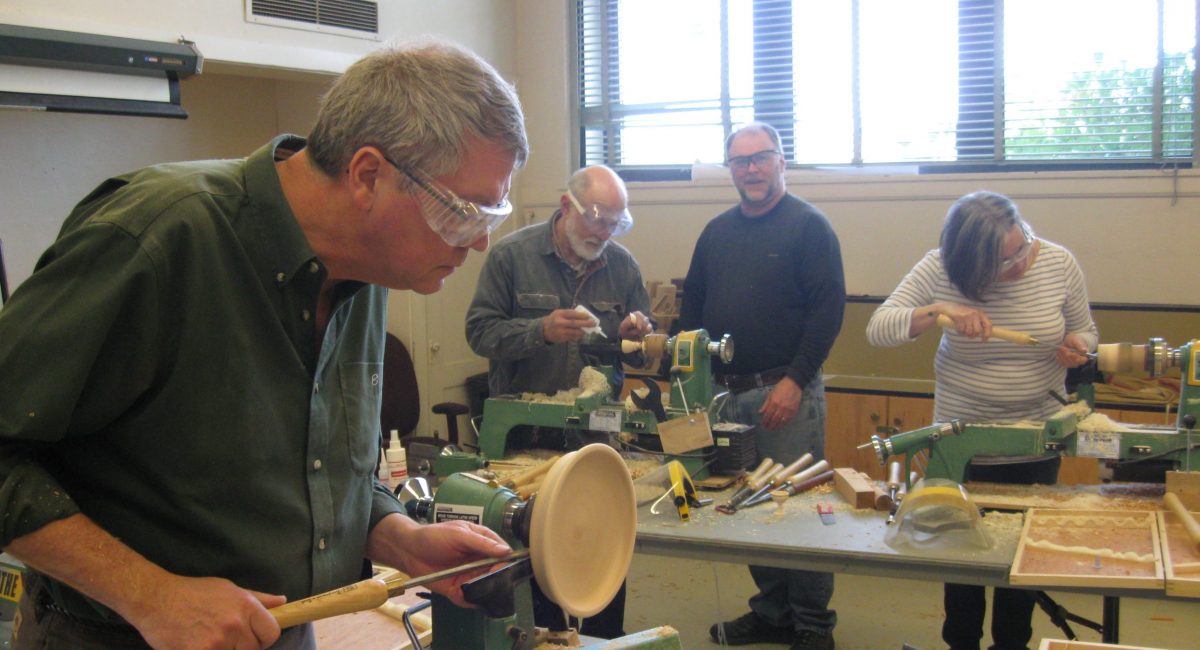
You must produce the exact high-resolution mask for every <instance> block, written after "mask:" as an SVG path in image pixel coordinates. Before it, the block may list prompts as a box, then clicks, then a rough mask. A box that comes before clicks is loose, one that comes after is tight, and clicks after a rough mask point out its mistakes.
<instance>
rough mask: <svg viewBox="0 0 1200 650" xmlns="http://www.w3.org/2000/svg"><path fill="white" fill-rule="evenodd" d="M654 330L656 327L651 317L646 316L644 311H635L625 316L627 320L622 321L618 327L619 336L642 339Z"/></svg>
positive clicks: (632, 339)
mask: <svg viewBox="0 0 1200 650" xmlns="http://www.w3.org/2000/svg"><path fill="white" fill-rule="evenodd" d="M653 331H654V328H653V327H652V326H651V325H650V319H649V318H646V315H645V314H643V313H642V312H640V311H634V312H630V313H629V315H628V316H626V317H625V320H623V321H621V327H619V328H618V329H617V338H622V339H628V340H630V341H640V340H642V339H644V338H646V335H647V334H649V333H650V332H653Z"/></svg>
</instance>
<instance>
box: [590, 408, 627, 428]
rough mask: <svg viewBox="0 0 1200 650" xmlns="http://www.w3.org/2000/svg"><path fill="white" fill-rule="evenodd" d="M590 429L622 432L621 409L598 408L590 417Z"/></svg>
mask: <svg viewBox="0 0 1200 650" xmlns="http://www.w3.org/2000/svg"><path fill="white" fill-rule="evenodd" d="M588 429H589V430H591V431H606V432H608V433H620V432H621V411H618V410H616V409H596V410H595V411H592V415H591V417H589V418H588Z"/></svg>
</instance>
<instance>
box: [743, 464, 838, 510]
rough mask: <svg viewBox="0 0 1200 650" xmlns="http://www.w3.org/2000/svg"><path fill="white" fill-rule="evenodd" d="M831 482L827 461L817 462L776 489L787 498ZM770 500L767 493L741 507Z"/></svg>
mask: <svg viewBox="0 0 1200 650" xmlns="http://www.w3.org/2000/svg"><path fill="white" fill-rule="evenodd" d="M832 480H833V470H832V469H830V467H829V461H825V460H819V461H817V463H816V464H815V465H813V466H811V467H808V468H806V469H803V470H801V471H799V472H796V473H795V474H793V475H792V476H789V477H788V478H787V480H785V481H784V482H783V485H782V486H780V487H779V488H777V489H779V490H783V491H785V492H787V493H788V496H792V495H795V494H799V493H801V492H804V491H805V490H811V489H812V488H814V487H816V486H818V485H821V484H822V483H828V482H829V481H832ZM770 498H771V493H770V492H767V493H766V494H763V495H762V496H759V497H757V498H756V499H753V500H751V499H747V500H746V502H745V503H743V504H742V506H741V507H743V508H749V507H750V506H755V505H758V504H760V503H762V502H764V501H767V500H768V499H770Z"/></svg>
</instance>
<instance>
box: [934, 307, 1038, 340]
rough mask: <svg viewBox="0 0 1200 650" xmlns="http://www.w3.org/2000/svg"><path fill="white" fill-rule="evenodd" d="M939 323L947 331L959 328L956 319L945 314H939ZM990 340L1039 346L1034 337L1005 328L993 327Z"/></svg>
mask: <svg viewBox="0 0 1200 650" xmlns="http://www.w3.org/2000/svg"><path fill="white" fill-rule="evenodd" d="M937 323H938V325H940V326H942V327H944V328H946V329H957V328H958V326H957V325H955V324H954V319H953V318H950V317H949V316H947V315H945V314H938V317H937ZM990 338H994V339H1000V340H1001V341H1008V342H1009V343H1016V344H1017V345H1037V344H1038V340H1037V339H1035V338H1033V337H1032V336H1030V335H1028V334H1026V333H1024V332H1017V331H1015V330H1010V329H1007V328H1004V327H993V328H992V335H991V337H990Z"/></svg>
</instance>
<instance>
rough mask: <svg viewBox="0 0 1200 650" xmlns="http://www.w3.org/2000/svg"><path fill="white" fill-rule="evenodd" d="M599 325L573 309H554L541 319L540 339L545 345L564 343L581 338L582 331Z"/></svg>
mask: <svg viewBox="0 0 1200 650" xmlns="http://www.w3.org/2000/svg"><path fill="white" fill-rule="evenodd" d="M596 325H599V323H597V322H596V321H595V320H593V319H592V318H591V317H590V316H588V315H587V314H584V313H583V312H579V311H576V310H574V309H555V310H554V311H552V312H550V315H549V316H546V317H545V318H543V319H542V338H544V339H546V342H547V343H566V342H567V341H578V340H580V339H582V338H583V334H584V332H583V330H585V329H587V328H589V327H594V326H596Z"/></svg>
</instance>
